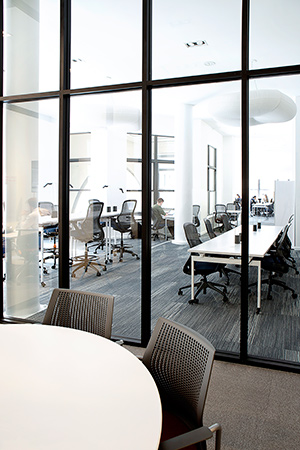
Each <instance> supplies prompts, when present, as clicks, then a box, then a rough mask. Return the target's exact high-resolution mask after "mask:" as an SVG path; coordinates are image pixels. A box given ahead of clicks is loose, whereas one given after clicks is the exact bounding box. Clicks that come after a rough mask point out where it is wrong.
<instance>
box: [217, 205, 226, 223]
mask: <svg viewBox="0 0 300 450" xmlns="http://www.w3.org/2000/svg"><path fill="white" fill-rule="evenodd" d="M226 212H227V211H226V206H225V205H223V204H222V203H218V204H216V205H215V222H216V223H221V222H222V219H221V215H222V214H224V213H226Z"/></svg>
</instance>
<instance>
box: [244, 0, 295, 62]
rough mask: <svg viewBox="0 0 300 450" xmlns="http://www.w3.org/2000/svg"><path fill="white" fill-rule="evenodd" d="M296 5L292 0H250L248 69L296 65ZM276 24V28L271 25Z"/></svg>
mask: <svg viewBox="0 0 300 450" xmlns="http://www.w3.org/2000/svg"><path fill="white" fill-rule="evenodd" d="M299 14H300V3H299V2H298V1H297V0H292V1H289V2H288V8H287V3H286V2H285V1H284V0H272V1H270V0H251V2H250V68H252V69H261V68H264V67H278V66H289V65H294V64H299V63H300V44H299V42H300V29H299V24H298V17H299ZM275 24H276V25H275Z"/></svg>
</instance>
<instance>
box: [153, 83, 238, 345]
mask: <svg viewBox="0 0 300 450" xmlns="http://www.w3.org/2000/svg"><path fill="white" fill-rule="evenodd" d="M225 95H234V96H236V95H240V84H239V83H221V84H210V85H203V86H193V87H188V88H187V87H185V88H167V89H160V90H159V91H158V90H157V91H155V92H153V107H152V124H153V126H152V132H153V135H154V136H159V135H161V136H170V137H172V140H171V142H172V149H173V151H172V152H171V153H170V155H172V159H173V164H171V163H167V162H166V160H159V162H158V168H159V171H158V173H159V189H160V190H159V192H158V193H159V196H161V197H162V198H163V199H164V203H163V205H162V207H163V209H164V210H165V212H168V215H166V216H164V217H163V220H164V222H165V226H164V227H162V228H161V229H159V230H156V232H155V234H154V236H153V239H152V253H151V255H152V304H153V308H152V320H153V322H155V319H156V318H157V317H158V316H163V317H170V318H171V317H172V318H173V319H174V320H177V321H179V322H181V323H184V324H186V325H187V326H190V327H191V328H193V329H195V330H198V331H199V332H200V333H202V334H204V335H205V336H206V337H207V338H208V339H209V340H210V341H212V342H213V344H214V345H215V346H216V348H218V349H220V350H226V351H233V352H236V353H238V352H239V340H240V336H239V314H240V278H239V275H238V274H230V288H228V293H229V290H230V293H229V294H228V297H229V299H230V300H229V301H230V308H232V309H231V310H230V311H231V312H230V319H228V315H227V314H228V309H227V308H226V306H225V305H224V303H223V298H222V295H220V294H217V293H215V291H212V290H211V289H207V292H206V293H205V294H204V293H203V292H202V293H201V294H199V297H198V299H199V305H191V304H189V300H190V299H191V289H190V287H187V288H186V289H183V288H182V287H183V286H189V283H190V275H189V273H188V269H186V266H185V264H186V262H187V260H188V258H189V253H188V249H189V244H188V242H187V239H186V236H185V232H184V224H185V223H190V222H193V205H200V211H201V212H200V217H199V219H200V225H198V227H197V229H196V232H195V236H198V233H199V234H200V236H201V239H203V240H206V239H209V237H208V235H207V233H206V229H205V226H204V224H203V219H204V218H207V217H209V218H210V220H212V223H213V222H214V216H213V215H212V213H213V212H214V208H215V203H216V200H217V201H218V203H224V204H227V203H229V202H233V201H234V199H235V195H236V192H240V191H241V139H240V126H239V124H240V118H239V113H240V110H239V103H238V108H237V111H236V110H235V111H232V116H230V114H228V111H227V114H223V113H224V106H223V103H222V101H221V100H220V99H222V98H224V96H225ZM228 119H229V121H228ZM230 119H231V120H230ZM233 123H234V125H235V126H233ZM209 150H210V153H209ZM208 162H210V164H211V166H209V170H210V177H209V182H208V174H209V171H208ZM154 171H155V164H154V163H153V172H154ZM154 178H155V177H154ZM167 187H168V188H169V189H172V190H173V192H170V193H169V195H167V193H166V192H165V191H164V189H166V188H167ZM156 200H157V199H154V203H155V202H156ZM172 208H173V209H172ZM170 220H172V221H173V228H174V230H175V238H174V239H172V238H171V237H170V234H171V233H169V232H170V230H171V229H172V228H171V224H170ZM213 226H214V227H215V226H216V224H214V223H213ZM174 244H177V245H174ZM184 268H185V269H184ZM208 278H209V280H210V281H213V282H215V283H221V284H224V285H225V282H226V279H225V277H222V278H220V275H219V273H218V272H217V273H215V274H211V275H209V277H208ZM199 279H200V276H199V277H198V278H197V282H198V281H199ZM181 288H182V289H181ZM181 291H182V294H183V296H182V297H181V296H180V295H178V292H179V293H181ZM229 324H230V325H229ZM216 330H218V331H216ZM220 330H222V338H220ZM233 330H234V332H233ZM224 336H225V337H224Z"/></svg>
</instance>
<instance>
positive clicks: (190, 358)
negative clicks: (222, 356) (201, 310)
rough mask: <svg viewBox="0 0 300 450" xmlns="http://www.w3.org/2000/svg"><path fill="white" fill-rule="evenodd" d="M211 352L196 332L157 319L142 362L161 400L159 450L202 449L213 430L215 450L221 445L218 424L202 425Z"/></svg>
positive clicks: (211, 362) (211, 347)
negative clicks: (161, 419)
mask: <svg viewBox="0 0 300 450" xmlns="http://www.w3.org/2000/svg"><path fill="white" fill-rule="evenodd" d="M214 354H215V349H214V347H213V346H212V345H211V343H210V342H209V341H207V339H205V338H204V337H203V336H201V335H200V334H199V333H196V332H195V331H193V330H192V329H190V328H187V327H186V326H183V325H180V324H178V323H176V322H172V321H171V320H168V319H164V318H161V317H160V318H159V319H158V321H157V323H156V326H155V328H154V331H153V334H152V336H151V339H150V341H149V343H148V345H147V348H146V351H145V354H144V357H143V363H144V364H145V365H146V367H147V368H148V370H149V371H150V373H151V375H152V376H153V378H154V381H155V382H156V385H157V387H158V390H159V393H160V397H161V401H162V408H163V429H162V435H161V444H160V446H159V450H169V449H173V450H175V449H181V448H186V447H187V446H189V447H188V448H189V449H201V450H204V449H206V443H205V441H206V440H207V439H209V438H211V437H212V436H213V433H214V432H216V438H215V449H216V450H219V449H220V448H221V426H220V425H219V424H218V423H216V424H214V425H212V426H210V427H206V426H203V410H204V406H205V400H206V395H207V391H208V385H209V381H210V376H211V371H212V365H213V360H214ZM198 443H201V444H198ZM195 444H198V445H195Z"/></svg>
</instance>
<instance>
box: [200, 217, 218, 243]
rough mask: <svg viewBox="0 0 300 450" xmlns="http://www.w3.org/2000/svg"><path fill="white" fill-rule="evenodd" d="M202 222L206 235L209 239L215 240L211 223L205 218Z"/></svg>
mask: <svg viewBox="0 0 300 450" xmlns="http://www.w3.org/2000/svg"><path fill="white" fill-rule="evenodd" d="M203 222H204V225H205V228H206V231H207V234H208V236H209V237H210V239H213V238H215V237H216V233H215V232H214V230H213V227H212V224H211V221H210V220H209V219H207V218H205V219H203Z"/></svg>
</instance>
